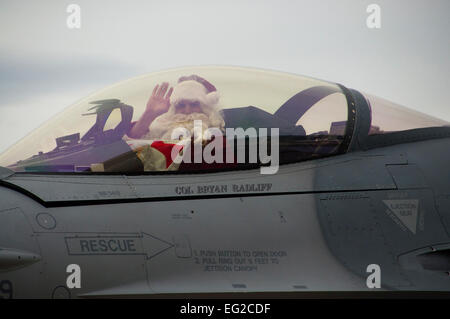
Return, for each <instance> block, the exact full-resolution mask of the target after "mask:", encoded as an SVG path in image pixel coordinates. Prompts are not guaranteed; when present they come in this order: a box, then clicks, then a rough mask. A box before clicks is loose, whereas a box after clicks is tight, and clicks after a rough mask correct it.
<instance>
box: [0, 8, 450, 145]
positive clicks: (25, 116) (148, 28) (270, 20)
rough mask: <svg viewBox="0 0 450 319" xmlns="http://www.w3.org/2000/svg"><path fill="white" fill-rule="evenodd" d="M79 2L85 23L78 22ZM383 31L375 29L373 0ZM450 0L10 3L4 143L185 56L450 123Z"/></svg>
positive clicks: (5, 21)
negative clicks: (356, 93)
mask: <svg viewBox="0 0 450 319" xmlns="http://www.w3.org/2000/svg"><path fill="white" fill-rule="evenodd" d="M71 3H75V4H78V5H79V6H80V7H81V29H69V28H68V27H67V25H66V20H67V17H68V15H69V13H67V12H66V9H67V6H68V5H69V4H71ZM371 3H376V4H378V5H379V6H380V7H381V29H369V28H368V27H367V26H366V19H367V17H368V15H369V14H368V13H366V8H367V6H368V5H369V4H371ZM449 12H450V1H449V0H432V1H430V0H378V1H376V0H371V1H366V0H311V1H309V0H308V1H306V0H276V1H275V0H270V1H266V0H260V1H256V0H252V1H250V0H227V1H214V0H207V1H206V0H205V1H202V0H191V1H186V0H184V1H183V0H180V1H178V0H171V1H162V0H160V1H152V0H147V1H136V0H127V1H104V0H95V1H93V0H89V1H87V0H78V1H75V0H72V1H65V0H53V1H50V0H48V1H47V0H39V1H25V0H13V1H9V0H1V2H0V96H1V99H0V134H1V135H0V136H2V137H1V139H0V152H2V151H4V150H5V149H6V148H7V147H8V146H10V145H12V144H14V143H15V142H16V141H17V140H18V139H20V138H21V137H23V136H25V135H26V134H27V133H28V132H30V131H31V130H33V129H34V128H36V127H37V126H39V125H40V124H42V123H43V122H44V121H45V120H47V119H49V118H50V117H51V116H52V115H54V114H56V113H58V112H60V111H61V110H62V109H64V108H65V107H67V106H69V105H70V104H72V103H73V102H75V101H76V100H78V99H81V98H82V97H84V96H86V95H88V94H89V93H91V92H93V91H95V90H98V89H100V88H103V87H104V86H107V85H110V84H113V83H115V82H119V81H122V80H125V79H127V78H130V77H134V76H137V75H141V74H145V73H149V72H152V71H156V70H162V69H166V68H173V67H177V66H187V65H204V64H221V65H239V66H250V67H258V68H265V69H274V70H279V71H287V72H291V73H296V74H302V75H308V76H312V77H316V78H319V79H324V80H329V81H333V82H339V83H341V84H344V85H346V86H347V87H352V88H356V89H359V90H361V91H365V92H368V93H372V94H375V95H378V96H380V97H383V98H386V99H388V100H391V101H393V102H396V103H398V104H402V105H405V106H408V107H410V108H413V109H416V110H419V111H421V112H424V113H428V114H430V115H433V116H436V117H439V118H442V119H445V120H448V121H450V105H449V103H448V101H449V100H450V80H449V71H450V59H449V57H450V40H449V31H450V19H449V16H448V15H449Z"/></svg>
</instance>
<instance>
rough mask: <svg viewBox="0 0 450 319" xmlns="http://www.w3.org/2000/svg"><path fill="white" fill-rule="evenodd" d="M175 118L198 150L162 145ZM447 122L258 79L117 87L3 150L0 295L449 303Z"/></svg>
mask: <svg viewBox="0 0 450 319" xmlns="http://www.w3.org/2000/svg"><path fill="white" fill-rule="evenodd" d="M149 97H150V99H149ZM152 98H153V101H155V100H158V99H159V100H160V101H162V102H161V103H163V104H164V103H166V107H167V109H166V112H165V113H161V112H160V113H161V114H157V115H158V116H157V117H156V116H153V118H151V120H148V118H149V116H148V114H149V113H148V112H149V111H148V110H149V109H151V108H152V106H151V105H152V104H151V103H150V100H151V99H152ZM430 102H431V100H430ZM149 105H150V106H149ZM182 107H186V108H189V107H191V108H193V109H194V110H196V111H195V112H194V113H195V114H197V116H198V118H200V119H204V120H205V121H207V122H208V123H207V124H206V125H205V126H201V127H200V131H201V132H200V137H201V138H200V142H194V140H195V132H194V138H187V139H181V138H179V139H178V140H176V139H175V140H174V138H173V136H171V137H170V138H166V137H164V136H165V135H164V134H166V133H167V132H168V130H170V129H171V128H172V127H174V126H173V124H180V125H182V126H183V125H184V126H183V127H184V128H185V129H186V130H187V131H188V132H192V130H190V129H191V128H192V127H190V126H189V125H190V124H191V123H188V124H186V121H184V120H186V118H188V119H190V120H193V118H189V116H190V115H191V114H190V113H192V112H190V111H186V112H185V111H180V109H178V108H182ZM183 110H185V109H183ZM188 113H189V114H188ZM194 113H193V114H194ZM152 114H153V113H152ZM180 114H181V115H180ZM154 115H155V114H154ZM213 115H214V116H216V118H215V119H212V116H213ZM183 116H185V117H183ZM180 118H183V119H184V120H183V121H184V122H183V121H180V120H179V119H180ZM12 120H13V119H12ZM163 120H164V121H163ZM210 120H211V121H210ZM215 120H218V121H216V122H214V121H215ZM146 121H147V122H146ZM139 123H140V124H139ZM211 123H212V124H214V123H219V124H217V125H215V126H216V133H217V132H219V133H223V138H217V136H218V135H219V134H217V135H215V136H214V138H212V136H210V137H209V138H206V142H205V139H203V137H204V135H202V134H203V133H204V131H205V130H206V129H209V128H211V127H212V126H214V125H212V124H211ZM144 124H145V125H144ZM156 124H159V126H158V125H156ZM449 125H450V123H449V122H446V121H444V120H440V119H437V118H434V117H431V116H428V115H425V114H423V113H420V112H417V111H414V110H411V109H408V108H405V107H403V106H399V105H397V104H394V103H392V102H389V101H387V100H384V99H381V98H378V97H375V96H373V95H370V94H367V93H362V92H359V91H357V90H355V89H350V88H347V87H345V86H344V85H341V84H336V83H331V82H327V81H322V80H317V79H313V78H309V77H305V76H299V75H294V74H288V73H282V72H275V71H268V70H259V69H252V68H241V67H226V66H202V67H189V68H178V69H172V70H167V71H161V72H156V73H151V74H148V75H144V76H140V77H137V78H134V79H129V80H126V81H124V82H121V83H118V84H115V85H113V86H110V87H108V88H105V89H103V90H101V91H100V92H97V93H94V94H92V95H90V96H88V97H87V98H84V99H82V100H81V101H79V102H77V103H76V104H74V105H73V106H71V107H69V108H67V109H66V110H65V111H63V112H62V113H61V114H58V115H57V116H56V117H55V118H53V119H51V120H49V121H48V122H47V123H45V124H44V125H42V126H41V127H39V128H38V129H37V130H35V131H34V132H32V133H30V134H29V135H28V136H26V137H25V138H23V139H22V140H20V141H19V142H18V143H17V144H15V145H14V146H12V147H11V148H9V149H8V150H7V151H6V152H4V153H3V154H2V155H1V156H0V166H1V167H0V296H2V297H4V298H98V297H125V296H133V297H158V296H169V297H170V296H195V295H204V296H210V295H212V294H218V295H219V296H220V295H227V296H230V295H231V296H254V295H255V294H256V295H258V294H260V295H264V294H276V293H285V294H302V293H309V292H355V293H359V292H365V293H371V292H376V291H436V292H449V291H450V275H449V274H450V171H449V169H448V164H449V163H450V126H449ZM191 126H192V125H191ZM138 128H139V129H138ZM141 128H143V131H145V132H144V134H141V135H139V134H137V133H136V132H138V131H139V130H140V129H141ZM144 129H145V130H144ZM166 131H167V132H166ZM194 131H195V130H194ZM172 133H173V132H172ZM231 133H236V134H231ZM237 133H243V135H242V134H240V135H239V134H237ZM158 134H159V135H158ZM186 140H188V141H189V143H186V144H182V145H181V146H180V145H179V144H178V142H177V141H186ZM255 141H256V143H253V144H252V142H255ZM191 142H192V143H191ZM216 142H223V143H222V144H220V143H219V144H215V143H216ZM198 145H200V146H199V149H200V151H203V153H201V154H206V149H207V148H208V146H211V145H214V146H215V151H214V152H212V153H211V152H210V153H209V154H210V155H211V154H212V155H214V156H216V155H220V154H222V151H223V156H216V157H214V158H215V159H216V161H215V162H211V161H208V160H206V159H205V158H202V159H201V160H199V161H195V160H194V161H192V162H190V163H189V159H190V157H189V156H187V157H186V156H184V155H186V154H189V152H188V150H189V148H190V147H191V146H192V147H191V148H192V149H194V148H195V147H196V146H198ZM220 145H221V146H220ZM254 145H256V148H254V147H253V146H254ZM177 147H178V148H177ZM264 148H267V149H266V151H267V152H266V153H265V154H264V152H261V151H262V150H264ZM174 150H176V151H175V152H174ZM255 150H256V151H255ZM209 151H211V147H210V149H209ZM255 152H256V153H255ZM225 153H226V155H228V154H231V155H230V156H229V157H226V156H225ZM242 153H243V154H244V155H242V156H241V154H242ZM173 154H175V155H183V156H182V161H181V162H177V161H175V159H174V158H173V156H172V155H173ZM191 155H192V154H191ZM263 155H266V156H263ZM227 159H229V161H226V160H227ZM268 159H269V160H268Z"/></svg>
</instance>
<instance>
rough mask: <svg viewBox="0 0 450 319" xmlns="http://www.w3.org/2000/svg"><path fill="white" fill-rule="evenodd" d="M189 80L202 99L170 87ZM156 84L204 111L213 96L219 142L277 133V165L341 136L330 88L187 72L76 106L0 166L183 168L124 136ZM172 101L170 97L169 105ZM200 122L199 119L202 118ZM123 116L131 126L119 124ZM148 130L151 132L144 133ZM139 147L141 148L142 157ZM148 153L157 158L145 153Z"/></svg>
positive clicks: (232, 72)
mask: <svg viewBox="0 0 450 319" xmlns="http://www.w3.org/2000/svg"><path fill="white" fill-rule="evenodd" d="M191 75H195V76H196V77H191V78H188V80H189V79H190V80H191V81H193V80H195V78H197V79H202V80H203V81H197V82H198V83H200V84H201V86H198V85H197V86H196V84H195V83H194V84H192V90H194V89H195V90H197V89H198V90H200V91H201V90H204V92H203V93H201V94H200V93H198V92H197V93H195V94H197V95H195V94H194V93H193V92H186V90H185V91H183V92H182V90H181V89H179V88H178V86H179V84H180V83H181V82H180V79H181V78H183V77H189V76H191ZM163 82H167V83H168V84H169V88H170V87H172V88H174V89H175V91H176V90H178V91H179V92H178V93H177V94H178V95H180V94H181V96H182V94H185V96H189V97H190V98H189V99H187V101H188V102H189V103H194V102H195V103H196V101H193V100H192V99H193V98H192V96H194V97H198V100H199V102H198V103H200V102H201V103H200V104H201V105H202V107H205V108H207V107H208V105H204V104H207V102H205V101H206V100H204V96H203V95H202V94H205V96H206V95H208V93H211V92H215V93H216V101H215V102H217V103H216V104H215V106H214V108H215V109H216V110H218V114H220V116H221V117H222V119H223V123H224V126H223V127H221V128H220V129H221V130H222V131H223V132H224V135H225V137H226V132H225V129H226V128H239V127H242V128H243V129H244V130H246V129H249V128H255V129H256V131H257V132H258V133H259V132H260V131H259V129H261V128H267V129H268V130H269V135H270V132H271V131H270V130H271V129H272V128H278V130H279V136H280V145H281V147H280V159H281V162H292V161H300V160H308V159H313V158H319V157H322V156H328V155H332V154H335V153H337V152H338V149H339V146H340V144H341V143H342V140H343V138H344V135H345V133H346V126H347V118H348V104H347V100H346V97H345V95H344V94H343V93H342V91H341V89H340V88H339V86H337V85H336V84H333V83H329V82H325V81H321V80H316V79H312V78H308V77H303V76H297V75H292V74H287V73H281V72H274V71H266V70H259V69H250V68H241V67H216V66H207V67H188V68H179V69H173V70H168V71H161V72H155V73H151V74H148V75H144V76H140V77H137V78H133V79H130V80H126V81H123V82H120V83H118V84H115V85H112V86H110V87H107V88H105V89H103V90H101V91H99V92H96V93H94V94H92V95H90V96H88V97H86V98H84V99H82V100H80V101H79V102H77V103H76V104H74V105H72V106H70V107H68V108H67V109H66V110H65V111H63V112H62V113H60V114H59V115H57V116H55V117H54V118H52V119H51V120H49V121H48V122H47V123H45V124H44V125H42V126H41V127H39V128H38V129H36V130H35V131H33V132H31V133H30V134H29V135H28V136H26V137H25V138H23V139H22V140H21V141H19V142H18V143H17V144H15V145H14V146H12V147H11V148H10V149H8V150H7V151H6V152H5V153H3V154H2V155H0V165H1V166H5V167H10V168H11V169H13V170H16V171H31V172H36V171H38V172H92V171H115V172H124V173H126V172H128V171H135V170H136V167H135V166H134V168H132V169H131V168H129V165H135V164H136V163H135V162H136V161H135V159H133V160H131V162H133V163H134V164H129V163H131V162H130V157H129V156H128V155H127V156H125V154H126V153H127V152H129V153H130V154H132V157H133V156H134V155H136V158H137V159H138V160H139V161H141V162H142V163H143V167H141V168H138V170H141V169H142V170H143V171H152V170H162V171H164V170H182V169H183V166H177V167H175V168H174V167H172V166H171V167H170V168H169V166H170V165H167V164H168V162H164V158H162V161H163V162H164V163H163V164H161V163H160V164H155V163H153V162H155V161H156V162H158V161H161V158H160V155H161V154H159V153H163V155H164V156H166V158H165V159H167V149H166V146H165V145H166V144H167V145H169V144H170V145H172V144H173V143H174V142H173V140H171V139H167V138H166V137H161V136H159V137H158V136H155V135H154V136H152V135H151V134H146V135H145V136H133V134H130V129H132V128H133V126H134V125H136V123H138V122H139V121H141V119H142V118H143V117H145V114H147V113H146V110H147V109H148V108H147V104H148V101H149V97H150V96H151V95H152V92H153V90H154V88H155V86H156V85H161V84H162V83H163ZM186 87H188V86H186ZM202 88H203V89H202ZM175 91H174V93H173V94H175ZM200 91H199V92H200ZM180 92H181V93H180ZM199 94H200V95H201V96H200V95H199ZM173 98H174V96H171V97H170V99H171V100H170V103H171V104H173V102H174V101H172V99H173ZM195 103H194V104H195ZM177 105H178V104H177ZM105 110H106V112H105V113H104V114H103V113H102V112H103V111H105ZM108 110H109V111H108ZM197 111H198V110H197ZM131 112H132V116H131ZM199 112H200V113H201V112H202V111H199ZM89 113H91V114H90V115H89ZM101 113H102V114H103V116H106V121H104V123H102V125H99V124H98V123H97V124H96V122H99V121H100V120H99V118H100V117H101V116H100V114H101ZM105 114H106V115H105ZM108 114H109V117H108ZM208 116H209V113H208V112H206V118H207V117H208ZM127 117H130V118H129V120H131V123H127ZM169 119H170V117H169ZM100 122H101V121H100ZM120 123H122V124H120ZM103 124H104V126H103ZM119 124H120V125H119ZM148 130H149V131H150V133H152V128H151V126H149V127H148ZM286 138H287V139H286ZM155 142H157V143H156V144H154V143H155ZM160 142H163V143H166V144H160ZM171 143H172V144H171ZM113 145H114V146H113ZM156 145H157V146H156ZM161 145H163V146H161ZM143 147H147V149H145V150H144V151H145V152H143ZM155 147H156V149H157V151H158V152H159V153H158V155H155V152H154V150H153V148H155ZM203 147H205V143H203ZM169 148H170V147H169ZM163 149H164V150H163ZM108 154H109V155H108ZM133 154H134V155H133ZM285 155H286V156H285ZM158 156H159V157H158ZM284 158H286V160H285V161H284V160H283V159H284ZM111 160H114V163H115V165H113V166H110V167H111V168H109V169H107V166H108V165H104V164H105V163H106V162H108V161H111ZM139 161H138V162H139ZM145 161H146V162H145ZM152 161H153V162H152ZM144 162H145V163H144ZM117 163H119V164H120V165H116V164H117ZM127 163H128V164H127ZM234 164H236V163H234ZM238 166H239V165H231V166H227V167H226V168H230V169H232V168H236V167H238ZM186 167H187V166H186ZM211 167H217V166H214V165H213V166H211ZM201 168H202V169H208V166H207V165H206V164H205V165H201Z"/></svg>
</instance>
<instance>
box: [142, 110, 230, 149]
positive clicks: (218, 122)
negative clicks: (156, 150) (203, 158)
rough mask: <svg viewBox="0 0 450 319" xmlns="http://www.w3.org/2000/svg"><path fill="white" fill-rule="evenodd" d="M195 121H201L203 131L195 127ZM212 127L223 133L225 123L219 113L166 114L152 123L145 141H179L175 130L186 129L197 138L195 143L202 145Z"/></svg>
mask: <svg viewBox="0 0 450 319" xmlns="http://www.w3.org/2000/svg"><path fill="white" fill-rule="evenodd" d="M195 120H200V121H201V124H202V125H201V129H200V127H194V121H195ZM210 127H217V128H218V129H220V130H221V131H223V127H224V121H223V118H222V116H221V115H220V114H219V113H217V114H215V113H212V114H210V115H209V116H208V115H206V114H204V113H191V114H181V113H176V114H170V113H165V114H163V115H160V116H158V117H157V118H156V119H155V120H154V121H153V122H152V124H151V125H150V127H149V133H147V134H146V136H145V137H143V139H147V138H148V139H158V140H179V139H180V138H179V136H176V135H178V134H177V132H176V131H175V132H174V130H176V129H178V128H184V129H187V130H188V131H189V133H190V136H191V137H194V138H195V139H194V143H201V142H203V141H204V140H206V138H205V132H206V130H207V129H208V128H210ZM194 131H195V132H194Z"/></svg>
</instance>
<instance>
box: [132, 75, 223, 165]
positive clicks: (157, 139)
mask: <svg viewBox="0 0 450 319" xmlns="http://www.w3.org/2000/svg"><path fill="white" fill-rule="evenodd" d="M218 102H219V95H218V92H217V90H216V88H215V87H214V85H212V84H211V83H210V82H208V81H207V80H205V79H204V78H202V77H200V76H197V75H190V76H185V77H181V78H179V80H178V83H177V85H176V86H175V87H174V88H172V87H170V88H169V84H168V83H167V82H164V83H162V84H158V85H156V86H155V88H154V89H153V92H152V95H151V97H150V99H149V100H148V102H147V107H146V110H145V112H144V114H142V116H141V118H140V119H139V120H138V121H137V122H136V123H134V124H133V126H132V128H131V130H130V131H129V133H128V137H130V138H132V139H139V140H151V141H152V143H151V144H150V145H146V146H142V144H141V146H140V147H135V146H136V145H137V144H134V147H133V146H132V144H133V142H129V145H130V146H132V148H134V149H135V151H136V153H137V154H138V157H139V158H140V159H141V161H142V162H143V164H144V170H146V171H152V170H177V169H179V165H177V163H174V159H173V148H174V147H178V146H179V145H180V144H179V143H178V145H177V143H176V141H177V140H180V139H182V138H184V139H186V138H188V139H189V140H191V141H192V142H193V143H194V144H196V143H202V144H203V145H205V144H206V143H208V142H209V140H208V139H210V137H209V136H208V132H207V130H208V129H210V128H216V129H218V130H219V131H220V132H222V133H223V132H224V126H225V122H224V119H223V117H222V115H221V111H220V108H219V106H218V105H219V103H218ZM199 123H200V125H199ZM180 129H181V130H180ZM183 130H184V132H188V134H187V135H188V136H186V133H184V134H182V135H181V136H180V135H178V133H179V132H183ZM176 150H177V152H178V151H180V152H181V150H182V148H180V147H178V148H176ZM162 155H163V156H162ZM188 162H190V161H188ZM213 166H216V165H213ZM189 169H202V166H201V165H197V166H195V168H194V167H193V166H189Z"/></svg>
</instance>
